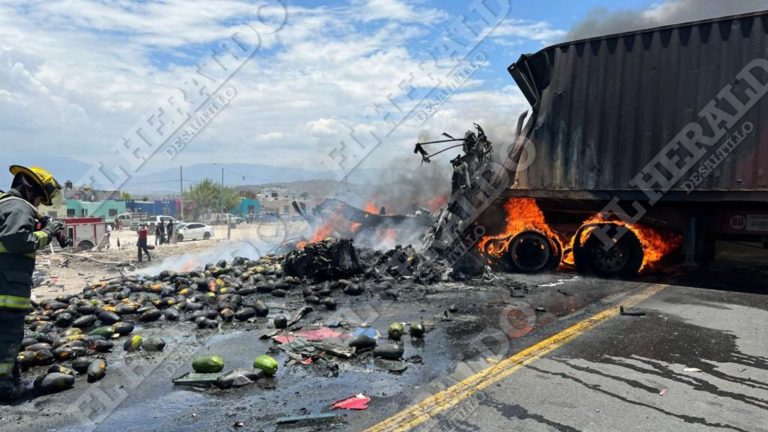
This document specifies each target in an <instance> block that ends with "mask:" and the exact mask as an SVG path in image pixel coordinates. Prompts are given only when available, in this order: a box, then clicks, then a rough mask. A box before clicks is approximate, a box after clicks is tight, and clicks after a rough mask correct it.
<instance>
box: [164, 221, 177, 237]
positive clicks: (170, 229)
mask: <svg viewBox="0 0 768 432" xmlns="http://www.w3.org/2000/svg"><path fill="white" fill-rule="evenodd" d="M165 237H166V238H167V239H168V243H175V242H174V241H173V240H174V239H173V221H172V220H169V221H168V225H166V227H165Z"/></svg>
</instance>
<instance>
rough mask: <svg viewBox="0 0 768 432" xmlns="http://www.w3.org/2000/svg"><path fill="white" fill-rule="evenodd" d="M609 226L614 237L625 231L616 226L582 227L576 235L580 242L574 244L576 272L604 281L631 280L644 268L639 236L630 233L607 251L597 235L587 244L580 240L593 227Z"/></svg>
mask: <svg viewBox="0 0 768 432" xmlns="http://www.w3.org/2000/svg"><path fill="white" fill-rule="evenodd" d="M599 225H609V226H610V231H609V234H614V233H615V232H616V230H619V229H621V227H619V226H618V225H615V224H598V225H590V226H586V227H582V228H580V229H579V231H577V232H576V239H577V241H576V242H574V247H573V258H574V261H575V265H576V270H577V271H578V272H579V273H594V274H596V275H598V276H601V277H607V278H612V277H628V276H634V275H635V274H637V272H638V271H639V270H640V267H641V266H642V264H643V247H642V245H641V244H640V241H639V240H638V239H637V236H635V234H634V233H633V232H632V231H627V232H626V233H624V235H622V236H621V238H620V239H619V241H618V242H616V243H615V244H614V245H613V246H612V247H611V248H609V249H607V250H606V249H605V247H604V245H603V242H602V241H601V240H600V238H598V237H597V236H596V235H594V234H592V233H590V234H589V237H587V239H586V241H585V242H584V244H580V242H579V241H578V239H580V238H581V236H582V233H583V232H584V230H585V229H587V228H589V227H595V226H599Z"/></svg>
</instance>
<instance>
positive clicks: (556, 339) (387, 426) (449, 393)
mask: <svg viewBox="0 0 768 432" xmlns="http://www.w3.org/2000/svg"><path fill="white" fill-rule="evenodd" d="M666 287H667V285H660V284H659V285H652V286H650V287H648V288H646V289H643V290H642V291H640V292H638V293H636V294H633V295H632V296H630V297H628V298H627V299H626V300H624V301H622V302H621V303H619V304H618V305H615V306H612V307H610V308H608V309H606V310H604V311H602V312H599V313H597V314H595V315H592V316H591V317H589V318H587V319H585V320H584V321H580V322H578V323H576V324H574V325H572V326H570V327H568V328H566V329H565V330H563V331H561V332H560V333H557V334H555V335H553V336H551V337H549V338H547V339H544V340H543V341H541V342H539V343H537V344H535V345H532V346H530V347H528V348H526V349H524V350H522V351H520V352H518V353H517V354H514V355H513V356H511V357H507V358H506V359H504V360H501V361H500V362H498V363H496V364H495V365H493V366H491V367H489V368H487V369H484V370H482V371H480V372H478V373H476V374H474V375H472V376H470V377H468V378H466V379H464V380H463V381H460V382H459V383H457V384H454V385H453V386H451V387H449V388H447V389H445V390H443V391H441V392H439V393H435V394H434V395H432V396H430V397H428V398H426V399H424V400H422V401H421V402H418V403H417V404H415V405H412V406H411V407H409V408H407V409H405V410H403V411H400V412H399V413H397V414H395V415H394V416H392V417H390V418H388V419H386V420H384V421H382V422H381V423H379V424H377V425H375V426H372V427H371V428H369V429H367V430H366V432H381V431H388V432H401V431H408V430H411V429H413V428H414V427H416V426H418V425H420V424H422V423H424V422H426V421H427V420H429V419H431V418H433V417H435V416H436V415H438V414H439V413H441V412H443V411H445V410H447V409H448V408H451V407H453V406H455V405H457V404H458V403H459V402H461V401H463V400H464V399H466V398H468V397H470V396H472V395H474V394H475V393H477V392H479V391H481V390H483V389H485V388H486V387H488V386H490V385H492V384H495V383H497V382H498V381H499V380H502V379H504V378H505V377H507V376H509V375H511V374H513V373H514V372H515V371H517V370H519V369H520V368H522V367H523V366H525V365H527V364H529V363H531V362H533V361H535V360H538V359H540V358H541V357H543V356H545V355H547V354H549V353H550V352H552V351H554V350H556V349H558V348H560V347H562V346H563V345H566V344H567V343H569V342H570V341H572V340H573V339H575V338H576V337H578V336H579V335H580V334H582V333H584V332H585V331H587V330H590V329H591V328H593V327H595V326H596V325H598V324H599V323H601V322H603V321H605V320H606V319H608V318H612V317H614V316H616V315H618V314H619V306H624V307H631V306H634V305H636V304H638V303H640V302H642V301H643V300H646V299H647V298H649V297H651V296H652V295H654V294H656V293H658V292H660V291H662V290H663V289H664V288H666Z"/></svg>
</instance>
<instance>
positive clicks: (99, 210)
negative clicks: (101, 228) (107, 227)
mask: <svg viewBox="0 0 768 432" xmlns="http://www.w3.org/2000/svg"><path fill="white" fill-rule="evenodd" d="M125 211H126V206H125V201H119V200H112V199H110V200H104V201H95V202H91V201H82V200H77V199H68V200H67V213H66V216H67V217H86V216H87V217H102V218H104V219H105V220H108V219H114V218H115V216H117V215H119V214H120V213H125Z"/></svg>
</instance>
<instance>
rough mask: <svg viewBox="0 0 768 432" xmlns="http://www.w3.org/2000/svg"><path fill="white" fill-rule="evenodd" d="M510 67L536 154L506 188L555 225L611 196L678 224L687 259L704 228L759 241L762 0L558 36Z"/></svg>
mask: <svg viewBox="0 0 768 432" xmlns="http://www.w3.org/2000/svg"><path fill="white" fill-rule="evenodd" d="M509 72H510V74H511V75H512V77H513V78H514V80H515V81H516V82H517V84H518V86H519V88H520V90H521V91H522V93H523V95H524V96H525V97H526V99H527V100H528V102H529V103H530V105H531V108H532V109H531V116H530V117H529V119H528V121H527V123H526V124H525V126H524V128H523V131H522V134H521V136H520V138H519V139H518V140H517V142H516V144H515V145H516V146H521V145H523V144H528V145H532V146H533V148H534V149H535V158H534V160H533V163H532V164H531V165H530V166H529V167H528V168H527V169H525V170H523V171H520V172H518V173H517V174H516V177H515V180H514V183H513V186H512V187H511V188H510V189H509V190H508V191H507V192H506V194H505V198H509V197H533V198H536V200H537V202H538V203H539V205H540V207H541V208H542V210H543V211H544V213H545V216H546V217H547V219H548V221H550V222H551V223H554V224H558V223H562V224H563V226H571V227H573V226H578V225H579V222H580V221H583V219H584V218H585V217H587V216H588V215H590V214H594V213H595V212H597V211H601V210H605V209H606V208H610V209H612V211H609V212H608V214H613V215H614V216H615V215H616V214H620V216H621V217H623V218H625V219H631V218H633V217H637V219H635V220H639V221H640V223H643V224H646V225H651V226H655V227H664V228H667V229H670V230H673V231H677V232H679V233H681V234H683V235H684V236H685V241H684V245H683V255H684V256H685V258H686V260H687V262H688V264H694V263H695V264H701V263H706V262H708V261H710V260H711V259H712V257H713V253H714V252H713V251H714V242H715V240H743V241H752V242H755V241H756V242H762V243H763V244H764V245H768V121H766V120H768V94H766V93H768V12H760V13H753V14H746V15H739V16H731V17H723V18H718V19H712V20H706V21H698V22H693V23H685V24H678V25H671V26H665V27H660V28H655V29H649V30H642V31H634V32H628V33H622V34H616V35H609V36H605V37H598V38H592V39H585V40H578V41H574V42H568V43H562V44H559V45H555V46H551V47H548V48H545V49H543V50H541V51H539V52H537V53H535V54H531V55H523V56H521V57H520V59H519V60H518V61H517V62H516V63H514V64H513V65H511V66H510V67H509ZM513 153H514V152H513ZM606 206H608V207H606ZM619 209H621V210H619ZM638 209H640V210H638ZM640 216H642V217H641V218H640ZM564 229H566V230H567V228H564ZM577 264H578V263H577ZM577 267H578V266H577ZM608 273H610V272H608Z"/></svg>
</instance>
